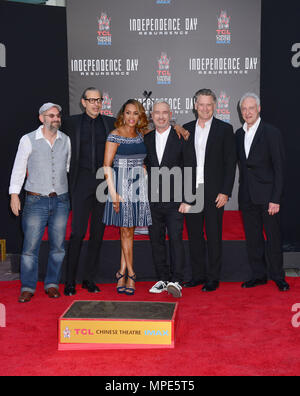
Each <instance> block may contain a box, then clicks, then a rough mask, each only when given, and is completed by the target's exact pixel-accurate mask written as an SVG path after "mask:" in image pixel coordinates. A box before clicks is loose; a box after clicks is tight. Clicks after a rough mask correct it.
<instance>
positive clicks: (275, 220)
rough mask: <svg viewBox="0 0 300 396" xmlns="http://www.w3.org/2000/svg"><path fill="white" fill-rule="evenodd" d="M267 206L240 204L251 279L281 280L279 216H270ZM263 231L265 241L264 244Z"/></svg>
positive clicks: (281, 254) (283, 276)
mask: <svg viewBox="0 0 300 396" xmlns="http://www.w3.org/2000/svg"><path fill="white" fill-rule="evenodd" d="M268 208H269V205H254V204H252V203H247V204H241V210H242V215H243V221H244V227H245V234H246V242H247V251H248V257H249V264H250V267H251V270H252V279H262V278H267V277H268V267H269V270H270V276H271V279H273V280H274V281H278V280H283V279H284V278H285V274H284V271H283V253H282V243H281V230H280V214H277V215H274V216H270V215H269V213H268ZM264 230H265V233H266V237H267V241H266V242H265V238H264V233H263V232H264Z"/></svg>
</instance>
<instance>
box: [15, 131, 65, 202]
mask: <svg viewBox="0 0 300 396" xmlns="http://www.w3.org/2000/svg"><path fill="white" fill-rule="evenodd" d="M42 128H43V126H40V127H39V128H38V130H37V131H36V136H35V139H36V140H39V139H45V137H44V134H43V132H42ZM57 139H61V132H60V131H57V136H56V139H55V142H56V140H57ZM45 141H46V142H47V143H48V144H49V146H50V147H51V148H53V146H54V144H55V142H54V143H53V145H51V143H50V142H49V140H47V139H45ZM68 144H69V155H68V161H67V172H69V170H70V162H71V141H70V138H69V137H68ZM31 153H32V145H31V142H30V139H29V137H28V136H27V135H25V136H23V137H22V138H21V140H20V143H19V147H18V152H17V155H16V159H15V162H14V167H13V170H12V175H11V179H10V186H9V194H20V192H21V190H22V187H23V184H24V180H25V177H26V172H27V162H28V158H29V156H30V154H31Z"/></svg>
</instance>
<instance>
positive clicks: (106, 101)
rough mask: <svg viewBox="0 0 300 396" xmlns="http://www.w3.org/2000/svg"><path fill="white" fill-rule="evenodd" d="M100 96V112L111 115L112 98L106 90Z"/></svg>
mask: <svg viewBox="0 0 300 396" xmlns="http://www.w3.org/2000/svg"><path fill="white" fill-rule="evenodd" d="M102 97H103V101H102V109H101V114H102V115H106V116H110V117H113V113H112V98H111V97H110V96H109V93H108V92H104V93H103V95H102Z"/></svg>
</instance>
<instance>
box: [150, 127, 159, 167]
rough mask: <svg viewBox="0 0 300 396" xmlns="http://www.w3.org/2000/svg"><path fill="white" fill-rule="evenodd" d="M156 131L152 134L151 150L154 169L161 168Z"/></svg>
mask: <svg viewBox="0 0 300 396" xmlns="http://www.w3.org/2000/svg"><path fill="white" fill-rule="evenodd" d="M155 134H156V132H155V130H154V131H153V133H151V142H150V150H151V157H152V158H153V161H154V164H153V165H152V166H153V167H159V163H158V158H157V153H156V142H155Z"/></svg>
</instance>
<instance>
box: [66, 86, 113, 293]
mask: <svg viewBox="0 0 300 396" xmlns="http://www.w3.org/2000/svg"><path fill="white" fill-rule="evenodd" d="M102 100H103V99H102V96H101V92H100V91H99V90H98V89H97V88H93V87H91V88H87V89H86V90H85V91H84V92H83V95H82V98H81V104H82V106H83V107H84V109H85V112H84V113H82V114H79V115H74V116H71V117H69V118H67V119H65V120H64V121H63V126H62V130H63V131H65V132H66V133H67V134H68V135H69V137H70V139H71V148H72V158H71V166H70V178H69V184H70V194H71V203H72V216H73V217H72V234H71V239H70V244H69V251H68V256H67V280H66V285H65V295H67V296H72V295H74V294H76V275H77V269H78V263H79V257H80V252H81V246H82V241H83V238H84V236H85V235H86V232H87V227H88V222H89V219H90V239H89V244H88V253H87V258H86V262H85V269H84V271H85V272H84V281H83V283H82V287H83V288H85V289H87V290H88V291H89V292H91V293H97V292H99V291H100V290H99V288H98V286H97V285H96V284H95V282H94V279H95V276H96V273H97V264H98V262H99V255H100V250H101V245H102V240H103V234H104V230H105V225H104V224H103V223H102V217H103V212H104V207H105V203H100V202H98V200H97V198H96V189H97V187H98V185H99V184H100V183H101V182H102V181H103V180H97V179H96V172H97V170H98V168H101V167H102V166H103V160H104V150H105V143H106V138H107V136H108V134H109V133H110V132H111V131H112V130H113V129H114V122H115V119H114V118H111V117H107V116H104V115H101V114H100V112H101V108H102Z"/></svg>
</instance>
